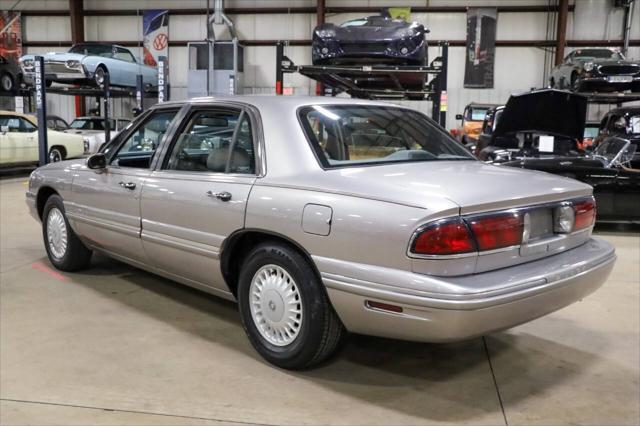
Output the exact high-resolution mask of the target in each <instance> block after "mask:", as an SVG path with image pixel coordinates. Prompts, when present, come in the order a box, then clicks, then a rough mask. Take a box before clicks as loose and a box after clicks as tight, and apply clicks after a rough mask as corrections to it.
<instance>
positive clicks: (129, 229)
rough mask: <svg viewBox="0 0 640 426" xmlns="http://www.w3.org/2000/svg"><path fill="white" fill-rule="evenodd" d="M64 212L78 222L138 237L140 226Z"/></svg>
mask: <svg viewBox="0 0 640 426" xmlns="http://www.w3.org/2000/svg"><path fill="white" fill-rule="evenodd" d="M65 214H66V216H67V217H68V218H69V219H72V220H75V221H78V222H83V223H86V224H88V225H93V226H97V227H100V228H104V229H108V230H109V231H114V232H118V233H120V234H124V235H127V236H130V237H136V238H140V228H136V227H133V226H130V225H126V224H124V223H115V222H110V221H106V220H104V219H95V218H93V219H90V218H88V217H86V216H83V215H79V214H76V213H71V212H65Z"/></svg>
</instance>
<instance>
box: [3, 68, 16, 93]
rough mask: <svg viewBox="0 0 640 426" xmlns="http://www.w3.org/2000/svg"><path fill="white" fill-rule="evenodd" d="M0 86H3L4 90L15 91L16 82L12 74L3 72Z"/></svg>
mask: <svg viewBox="0 0 640 426" xmlns="http://www.w3.org/2000/svg"><path fill="white" fill-rule="evenodd" d="M0 87H1V88H2V91H3V92H11V91H13V87H14V83H13V77H12V76H11V74H8V73H4V74H2V76H1V77H0Z"/></svg>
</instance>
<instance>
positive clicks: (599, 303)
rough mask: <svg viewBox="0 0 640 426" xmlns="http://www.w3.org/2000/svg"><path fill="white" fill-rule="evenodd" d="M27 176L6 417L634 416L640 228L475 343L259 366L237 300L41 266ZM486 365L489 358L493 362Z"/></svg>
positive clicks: (4, 374)
mask: <svg viewBox="0 0 640 426" xmlns="http://www.w3.org/2000/svg"><path fill="white" fill-rule="evenodd" d="M25 181H26V180H25V178H19V179H15V178H13V179H5V180H3V181H0V204H1V217H0V219H1V222H0V233H1V240H0V241H1V245H0V250H1V255H0V399H1V401H0V403H1V405H0V423H1V424H3V425H18V424H32V425H36V424H38V425H40V424H42V425H44V424H56V425H59V424H78V425H80V424H81V425H88V424H100V425H103V424H104V425H106V424H109V425H115V424H135V425H146V424H161V425H165V424H166V425H177V424H185V425H195V424H204V425H209V424H210V425H214V424H215V425H220V424H238V423H249V424H252V423H260V424H286V425H294V424H295V425H298V424H317V425H319V424H394V425H400V424H403V425H404V424H445V423H446V424H452V423H464V424H474V425H481V424H491V425H501V424H505V423H507V424H511V425H516V424H517V425H524V424H533V425H551V424H554V425H555V424H593V425H635V424H638V423H639V422H640V408H639V404H640V402H639V401H640V383H639V371H640V337H639V333H640V312H639V309H640V291H639V282H640V269H639V268H640V266H639V261H640V236H639V234H638V233H633V232H630V231H626V232H620V231H613V230H607V231H606V232H599V233H600V235H601V236H602V237H604V238H605V239H607V240H609V241H610V242H612V243H613V244H615V246H616V247H617V250H618V256H619V258H618V263H617V265H616V268H615V270H614V272H613V274H612V276H611V277H610V279H609V281H608V282H607V283H606V284H605V285H604V287H603V288H602V289H600V290H599V291H598V292H597V293H595V294H594V295H592V296H591V297H589V298H587V299H585V300H584V301H583V302H581V303H577V304H575V305H573V306H570V307H568V308H566V309H564V310H562V311H559V312H557V313H554V314H552V315H549V316H547V317H545V318H542V319H539V320H537V321H534V322H532V323H529V324H526V325H523V326H520V327H517V328H515V329H512V330H509V331H507V332H502V333H496V334H493V335H491V336H487V337H486V338H485V339H475V340H472V341H469V342H464V343H459V344H449V345H428V344H416V343H407V342H399V341H392V340H385V339H377V338H371V337H364V336H351V337H350V338H349V340H348V342H347V344H346V345H345V348H344V350H343V351H342V352H341V353H340V354H339V355H338V356H337V357H335V358H334V359H333V360H332V361H331V362H329V363H328V364H327V365H324V366H322V367H320V368H318V369H316V370H313V371H308V372H302V373H292V372H288V371H283V370H278V369H276V368H274V367H271V366H269V365H267V364H265V363H264V362H263V361H262V360H261V359H260V358H259V357H258V355H257V354H256V353H255V352H254V351H253V349H252V348H251V346H250V344H249V342H248V341H247V339H246V338H245V335H244V332H243V330H242V327H241V325H240V321H239V318H238V314H237V312H236V309H235V306H234V305H233V304H231V303H228V302H224V301H222V300H219V299H216V298H214V297H212V296H209V295H207V294H204V293H201V292H198V291H194V290H191V289H189V288H187V287H184V286H181V285H179V284H175V283H173V282H171V281H168V280H165V279H162V278H158V277H156V276H153V275H150V274H147V273H145V272H142V271H139V270H136V269H134V268H131V267H129V266H126V265H123V264H121V263H118V262H115V261H112V260H109V259H106V258H104V257H95V258H94V265H93V268H92V269H90V270H88V271H85V272H83V273H75V274H61V273H58V272H56V271H54V270H53V269H52V268H51V266H50V265H49V263H48V261H47V259H46V255H45V251H44V248H43V245H42V239H41V231H40V226H39V224H38V223H36V222H35V221H33V219H32V218H31V217H30V216H28V215H27V212H26V207H25V204H24V192H25V189H26V183H25ZM489 360H490V361H489Z"/></svg>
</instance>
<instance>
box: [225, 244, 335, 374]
mask: <svg viewBox="0 0 640 426" xmlns="http://www.w3.org/2000/svg"><path fill="white" fill-rule="evenodd" d="M273 265H275V266H277V267H280V268H282V269H283V270H284V271H286V273H288V274H289V275H290V277H291V278H292V279H293V281H294V284H295V285H296V286H297V291H298V292H299V294H300V298H299V299H297V298H296V300H300V304H299V305H298V309H300V310H301V318H302V319H301V323H300V325H299V330H298V334H297V335H296V336H295V337H294V338H293V340H292V341H291V342H290V343H288V344H286V346H278V345H275V344H273V343H271V342H269V341H268V340H267V339H266V338H265V337H264V336H263V335H262V334H261V332H260V331H259V330H258V327H257V325H256V321H255V320H254V317H253V315H252V311H251V306H250V300H249V296H250V291H251V283H252V281H253V279H254V276H255V275H256V273H257V272H259V271H261V270H262V268H263V267H267V268H268V267H270V266H273ZM271 276H273V275H271ZM238 305H239V309H240V316H241V318H242V325H243V327H244V329H245V331H246V333H247V336H248V337H249V341H250V342H251V344H252V345H253V347H254V348H255V349H256V351H258V353H259V354H260V355H261V356H262V357H263V358H264V359H266V360H267V361H268V362H270V363H271V364H274V365H276V366H278V367H281V368H285V369H289V370H300V369H305V368H309V367H312V366H314V365H316V364H318V363H321V362H322V361H324V360H326V359H327V358H329V357H330V356H331V355H332V354H333V353H334V352H335V351H336V350H337V348H338V347H339V344H340V342H341V341H342V340H343V337H344V335H345V329H344V326H343V325H342V323H341V322H340V319H339V318H338V315H337V314H336V313H335V311H334V310H333V307H332V306H331V303H330V302H329V300H328V297H327V295H326V293H325V290H324V287H323V285H322V283H321V282H320V280H319V279H318V277H317V275H316V273H315V271H314V270H313V268H312V267H311V265H309V263H308V262H307V261H306V260H305V259H304V258H303V257H302V256H301V255H300V254H299V253H298V252H297V251H295V250H293V249H292V248H290V247H288V246H286V245H284V244H280V243H277V242H273V243H263V244H260V245H259V246H257V247H255V248H254V249H253V250H252V251H251V252H250V253H249V255H248V256H247V258H246V260H245V262H244V264H243V266H242V270H241V273H240V279H239V285H238ZM269 307H271V302H269ZM271 309H272V310H273V309H274V308H273V307H271ZM265 310H266V309H265Z"/></svg>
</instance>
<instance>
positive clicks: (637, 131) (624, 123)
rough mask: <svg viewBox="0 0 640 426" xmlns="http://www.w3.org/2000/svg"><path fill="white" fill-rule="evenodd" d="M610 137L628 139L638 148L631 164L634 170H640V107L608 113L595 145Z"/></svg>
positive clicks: (601, 123)
mask: <svg viewBox="0 0 640 426" xmlns="http://www.w3.org/2000/svg"><path fill="white" fill-rule="evenodd" d="M610 136H617V137H620V138H622V139H627V140H629V141H630V142H631V143H632V144H633V145H635V146H636V147H637V148H636V152H635V155H634V157H633V158H632V159H631V163H632V167H633V168H635V169H640V107H638V106H634V107H622V108H616V109H612V110H611V111H609V112H608V113H606V114H605V116H604V117H603V118H602V121H601V122H600V132H599V134H598V136H597V137H596V138H595V140H594V142H593V143H594V145H595V146H597V145H598V144H600V143H601V142H602V141H603V140H604V139H605V138H607V137H610Z"/></svg>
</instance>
